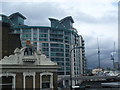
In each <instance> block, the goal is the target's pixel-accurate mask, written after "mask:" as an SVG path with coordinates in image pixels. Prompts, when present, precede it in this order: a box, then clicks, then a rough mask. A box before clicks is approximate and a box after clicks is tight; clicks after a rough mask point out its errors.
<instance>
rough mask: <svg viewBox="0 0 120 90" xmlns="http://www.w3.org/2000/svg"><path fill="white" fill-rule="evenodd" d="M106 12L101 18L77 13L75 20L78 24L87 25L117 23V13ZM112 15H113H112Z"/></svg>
mask: <svg viewBox="0 0 120 90" xmlns="http://www.w3.org/2000/svg"><path fill="white" fill-rule="evenodd" d="M114 13H116V15H115V14H114ZM114 13H113V11H108V12H106V13H105V14H103V16H101V17H94V16H92V15H89V14H86V13H83V12H79V13H77V15H76V17H75V19H77V20H76V21H78V22H79V23H88V24H109V23H117V19H118V18H117V12H114ZM112 14H114V15H112Z"/></svg>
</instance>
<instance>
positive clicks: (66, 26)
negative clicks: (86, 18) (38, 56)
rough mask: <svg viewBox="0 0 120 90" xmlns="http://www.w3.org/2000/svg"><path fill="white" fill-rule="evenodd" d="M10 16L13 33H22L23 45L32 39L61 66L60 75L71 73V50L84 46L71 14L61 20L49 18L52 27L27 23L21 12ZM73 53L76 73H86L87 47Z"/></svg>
mask: <svg viewBox="0 0 120 90" xmlns="http://www.w3.org/2000/svg"><path fill="white" fill-rule="evenodd" d="M8 17H9V20H11V22H12V26H13V28H14V30H13V33H15V34H20V39H21V43H22V46H23V47H25V42H26V40H30V41H31V43H32V44H33V45H34V46H35V48H36V49H37V50H41V51H42V52H43V53H45V54H46V55H47V57H49V58H50V59H51V60H52V61H54V62H57V63H58V65H59V66H61V68H60V69H59V70H58V74H59V75H70V60H71V59H70V50H71V49H72V48H74V47H79V46H81V45H82V46H84V40H83V38H82V36H80V35H78V32H77V30H76V29H75V28H74V27H73V23H74V20H73V18H72V17H71V16H68V17H65V18H63V19H61V20H57V19H54V18H49V20H50V22H51V26H50V27H46V26H28V25H25V24H24V20H25V19H26V18H25V17H24V16H23V15H22V14H20V13H19V12H17V13H14V14H12V15H10V16H8ZM71 55H72V60H73V65H72V68H73V72H74V75H79V74H84V73H85V68H86V59H85V48H81V49H75V50H73V52H72V54H71Z"/></svg>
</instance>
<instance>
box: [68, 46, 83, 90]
mask: <svg viewBox="0 0 120 90" xmlns="http://www.w3.org/2000/svg"><path fill="white" fill-rule="evenodd" d="M80 48H84V47H83V46H80V47H74V48H72V49H71V50H70V90H72V72H73V71H72V51H73V50H75V49H80Z"/></svg>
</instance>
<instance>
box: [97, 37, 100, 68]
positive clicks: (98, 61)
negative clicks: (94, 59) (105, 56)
mask: <svg viewBox="0 0 120 90" xmlns="http://www.w3.org/2000/svg"><path fill="white" fill-rule="evenodd" d="M97 46H98V68H99V69H100V67H101V66H100V47H99V41H98V38H97Z"/></svg>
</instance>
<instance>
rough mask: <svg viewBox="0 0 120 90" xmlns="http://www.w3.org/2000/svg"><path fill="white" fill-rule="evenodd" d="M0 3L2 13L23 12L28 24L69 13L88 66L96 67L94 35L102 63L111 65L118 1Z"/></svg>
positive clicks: (45, 23)
mask: <svg viewBox="0 0 120 90" xmlns="http://www.w3.org/2000/svg"><path fill="white" fill-rule="evenodd" d="M0 6H1V7H2V9H1V10H0V13H2V14H5V15H8V16H9V15H10V14H12V13H15V12H20V13H21V14H23V15H24V16H25V17H26V18H27V19H26V21H25V24H28V25H36V26H38V25H39V26H50V21H49V20H48V18H50V17H52V18H56V19H59V20H60V19H62V18H64V17H66V16H72V18H73V19H74V21H75V23H74V27H75V28H76V29H77V30H78V33H79V34H80V35H82V36H83V38H84V40H85V47H86V57H87V63H88V68H95V67H97V66H98V59H97V38H98V41H99V46H100V50H101V55H100V58H101V66H102V67H112V61H111V60H110V53H111V52H112V51H113V49H114V42H115V49H116V51H117V43H118V0H51V1H48V0H34V1H32V0H20V1H15V0H4V1H2V2H0ZM115 56H116V61H117V55H115Z"/></svg>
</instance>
